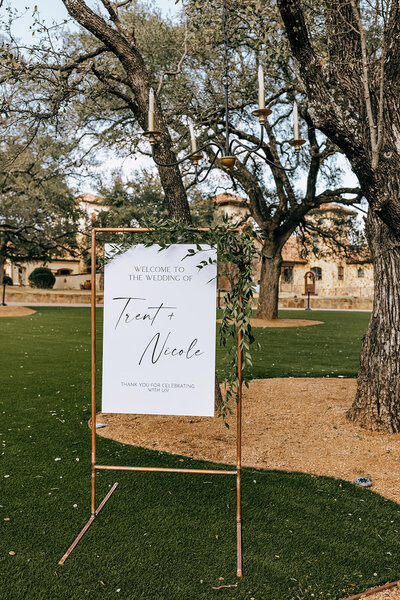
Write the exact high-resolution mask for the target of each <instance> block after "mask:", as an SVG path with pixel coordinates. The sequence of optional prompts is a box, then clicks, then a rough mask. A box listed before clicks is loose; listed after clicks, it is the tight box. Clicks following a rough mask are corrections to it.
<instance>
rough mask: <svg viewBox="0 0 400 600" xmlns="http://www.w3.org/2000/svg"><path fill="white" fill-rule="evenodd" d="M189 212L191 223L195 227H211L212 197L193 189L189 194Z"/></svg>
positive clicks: (213, 212) (213, 221) (213, 204)
mask: <svg viewBox="0 0 400 600" xmlns="http://www.w3.org/2000/svg"><path fill="white" fill-rule="evenodd" d="M190 212H191V215H192V221H193V225H195V226H196V227H211V226H212V225H215V202H214V198H212V197H211V196H209V195H205V194H202V193H201V192H200V191H199V190H197V189H193V190H192V193H191V195H190Z"/></svg>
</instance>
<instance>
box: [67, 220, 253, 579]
mask: <svg viewBox="0 0 400 600" xmlns="http://www.w3.org/2000/svg"><path fill="white" fill-rule="evenodd" d="M150 231H153V230H152V229H149V228H130V227H127V228H113V227H95V228H93V229H92V252H91V265H92V268H91V358H92V361H91V373H92V376H91V381H92V391H91V406H92V408H91V427H92V433H91V439H92V469H91V515H90V518H89V520H88V522H87V523H86V525H85V526H84V527H83V529H82V531H81V532H80V533H79V534H78V536H77V537H76V538H75V540H74V541H73V542H72V544H71V545H70V547H69V548H68V550H67V551H66V553H65V554H64V556H63V557H62V558H61V559H60V561H59V563H58V564H59V565H63V564H64V563H65V561H66V560H67V558H68V557H69V555H70V554H71V552H72V551H73V549H74V548H75V547H76V545H77V544H78V542H79V541H80V540H81V539H82V537H83V536H84V534H85V533H86V531H87V530H88V529H89V527H90V526H91V524H92V523H93V521H94V520H95V518H96V517H97V516H98V514H99V513H100V511H101V509H102V508H103V506H104V505H105V504H106V502H107V500H108V499H109V498H110V496H111V495H112V494H113V492H114V491H115V489H116V487H117V485H118V482H116V483H114V485H113V486H112V488H111V489H110V491H109V492H108V494H107V495H106V496H105V497H104V498H103V500H102V501H101V502H100V504H99V506H98V507H97V508H96V471H149V472H159V473H200V474H203V475H234V476H236V536H237V537H236V556H237V560H236V574H237V577H242V516H241V461H242V458H241V456H242V349H241V345H242V335H241V332H240V330H239V331H238V340H237V352H238V361H237V364H238V373H237V376H238V396H237V414H236V423H237V436H236V469H234V470H233V469H231V470H226V471H223V470H213V469H171V468H163V467H140V466H139V467H131V466H126V467H124V466H115V465H98V464H97V463H96V269H95V267H94V265H95V264H96V257H97V253H96V235H97V234H98V233H103V232H104V233H105V232H108V233H146V232H150ZM196 231H208V229H206V228H198V229H197V230H196Z"/></svg>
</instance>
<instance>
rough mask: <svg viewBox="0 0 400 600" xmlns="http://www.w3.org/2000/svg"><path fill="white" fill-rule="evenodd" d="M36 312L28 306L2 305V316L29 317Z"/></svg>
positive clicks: (0, 314) (0, 315) (0, 310)
mask: <svg viewBox="0 0 400 600" xmlns="http://www.w3.org/2000/svg"><path fill="white" fill-rule="evenodd" d="M35 312H36V310H32V309H31V308H26V306H0V317H27V316H28V315H33V314H34V313H35Z"/></svg>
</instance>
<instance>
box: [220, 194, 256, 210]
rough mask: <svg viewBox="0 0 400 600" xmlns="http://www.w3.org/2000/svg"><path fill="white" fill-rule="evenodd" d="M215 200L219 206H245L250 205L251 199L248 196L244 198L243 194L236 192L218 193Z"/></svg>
mask: <svg viewBox="0 0 400 600" xmlns="http://www.w3.org/2000/svg"><path fill="white" fill-rule="evenodd" d="M214 202H215V204H217V205H218V206H226V205H227V204H230V205H231V206H245V207H248V205H249V201H248V199H247V198H243V197H242V196H236V195H234V194H217V195H216V196H214Z"/></svg>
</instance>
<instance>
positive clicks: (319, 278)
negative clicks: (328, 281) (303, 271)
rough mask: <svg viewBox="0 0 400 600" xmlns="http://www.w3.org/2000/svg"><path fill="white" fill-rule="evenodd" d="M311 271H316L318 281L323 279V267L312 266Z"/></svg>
mask: <svg viewBox="0 0 400 600" xmlns="http://www.w3.org/2000/svg"><path fill="white" fill-rule="evenodd" d="M311 271H312V272H313V273H314V275H315V279H316V280H317V281H320V280H321V279H322V269H321V267H312V268H311Z"/></svg>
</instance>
